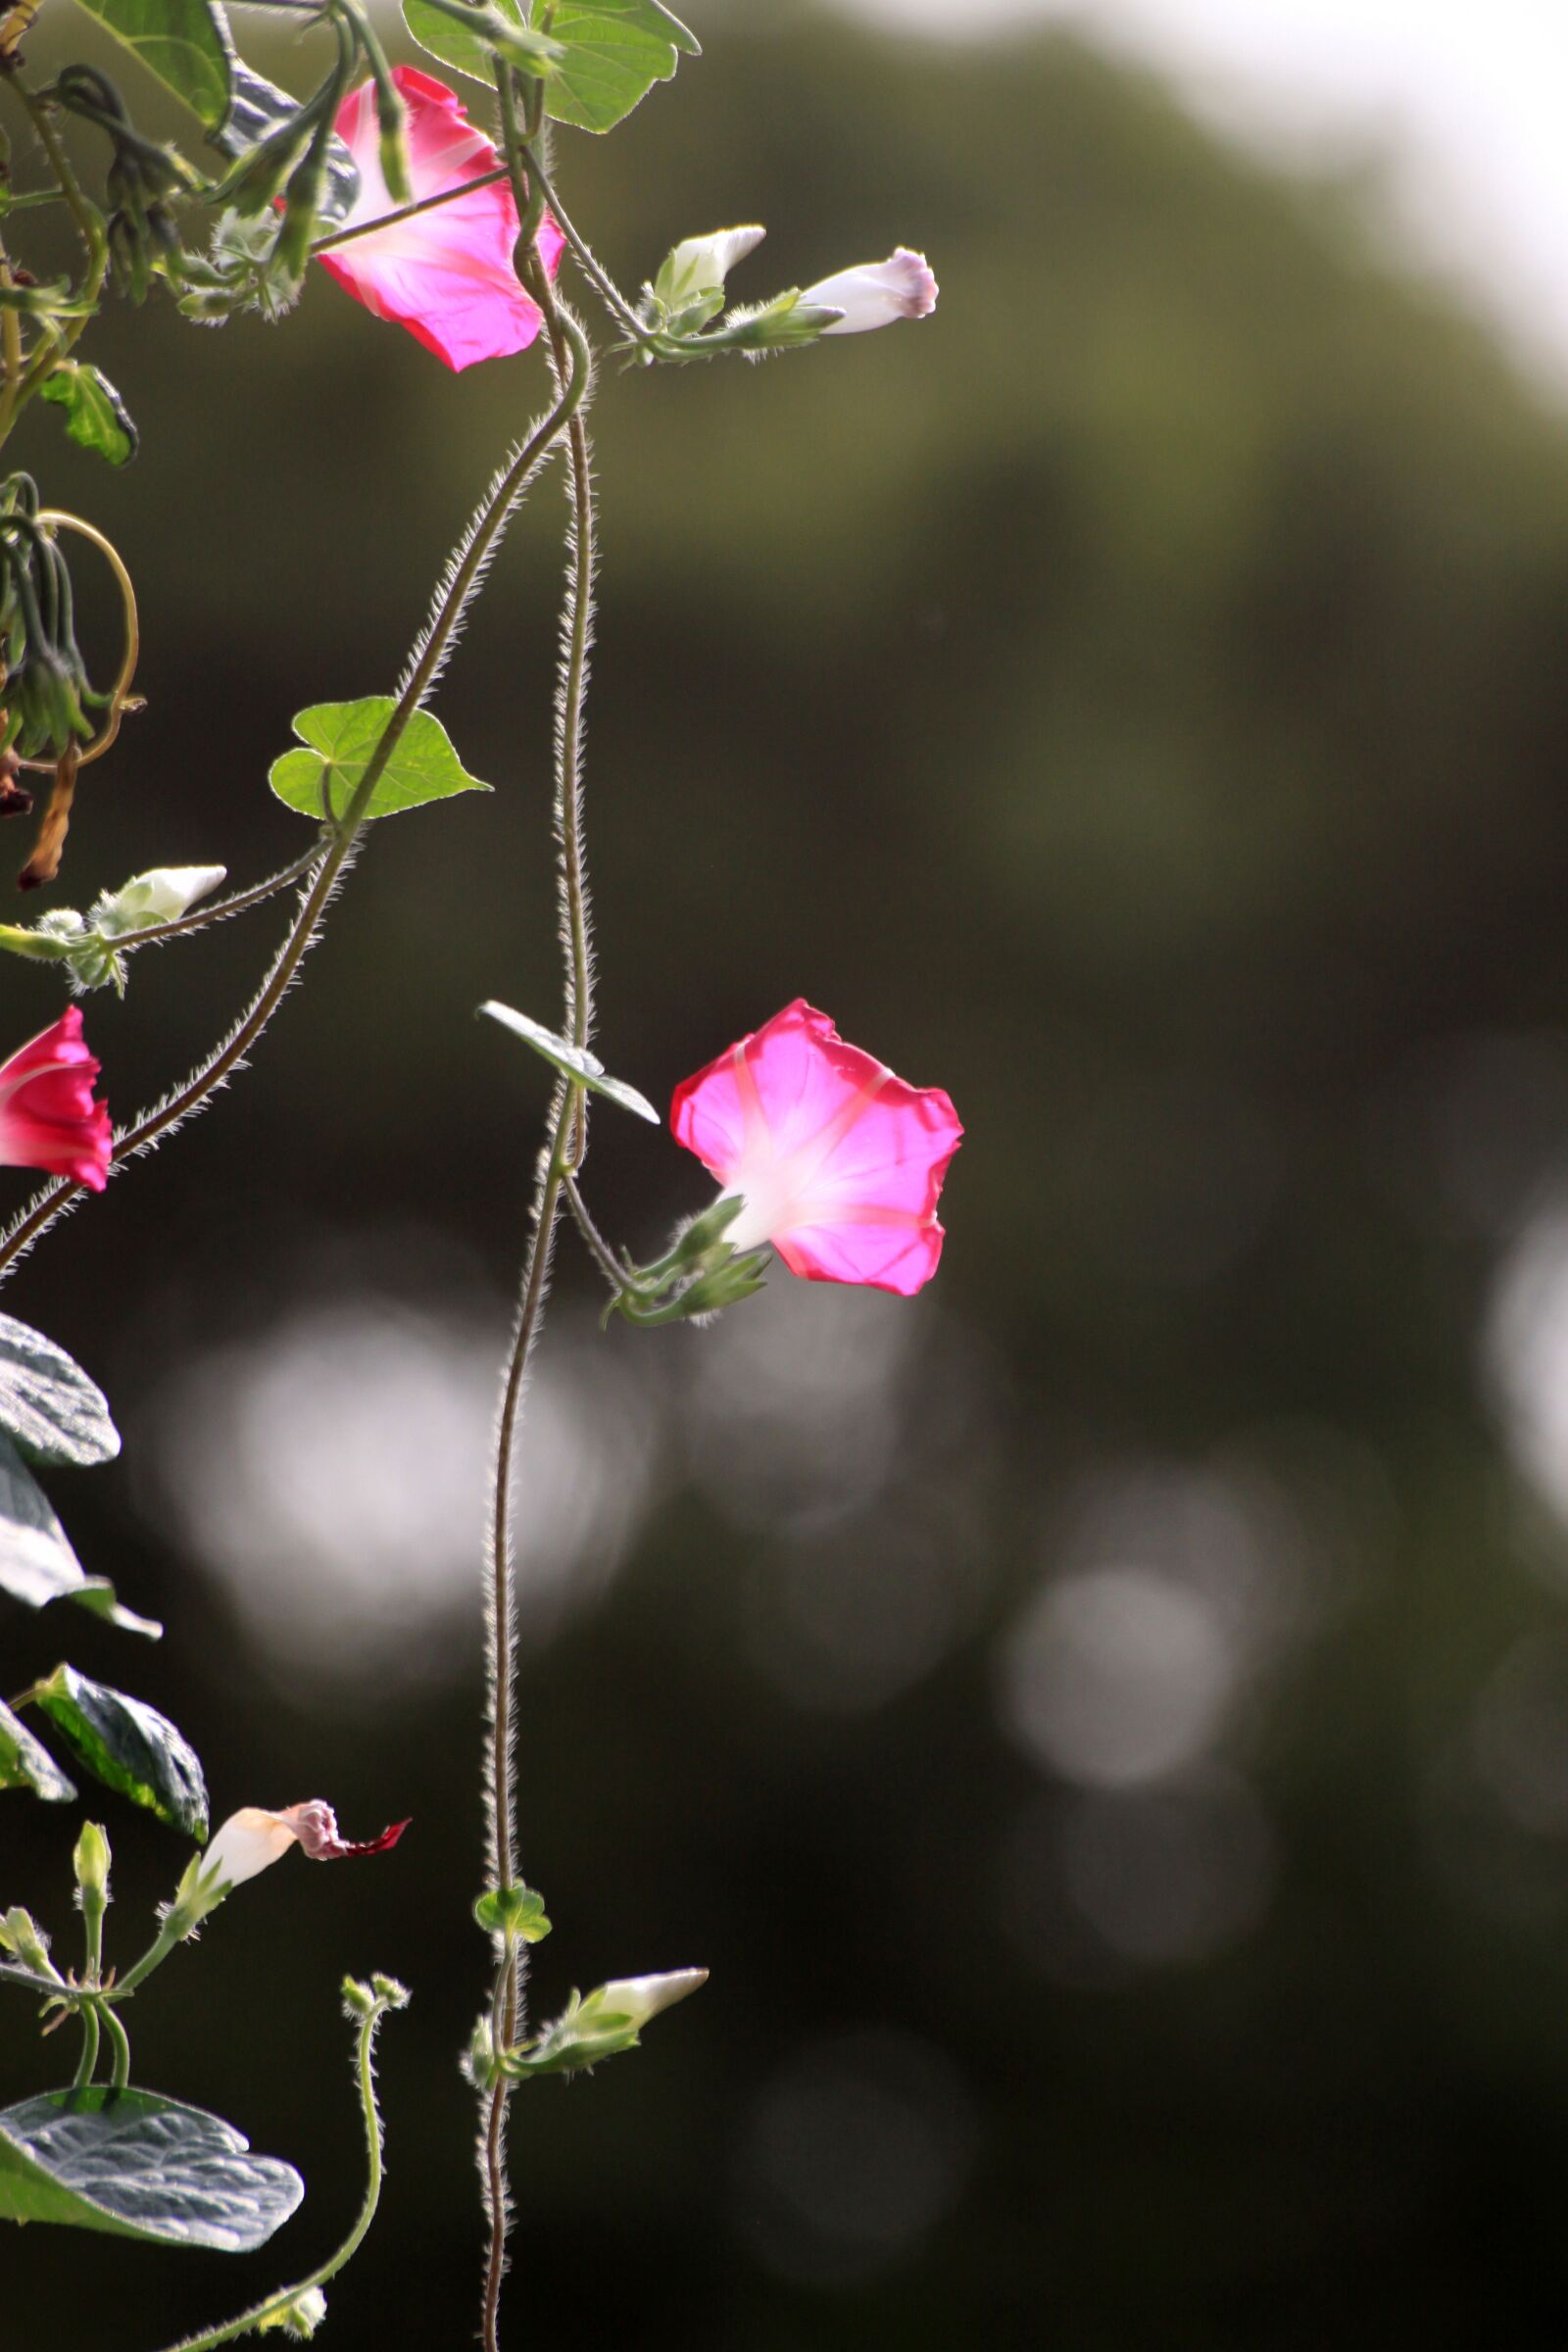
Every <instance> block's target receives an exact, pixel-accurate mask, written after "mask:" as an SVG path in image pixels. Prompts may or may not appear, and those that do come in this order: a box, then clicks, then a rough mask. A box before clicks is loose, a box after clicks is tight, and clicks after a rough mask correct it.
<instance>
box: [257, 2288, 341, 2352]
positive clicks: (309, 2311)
mask: <svg viewBox="0 0 1568 2352" xmlns="http://www.w3.org/2000/svg"><path fill="white" fill-rule="evenodd" d="M325 2317H326V2297H325V2296H324V2295H323V2294H322V2292H321V2290H320V2288H319V2286H302V2287H301V2289H300V2291H299V2293H298V2294H297V2295H291V2296H290V2297H289V2300H288V2301H287V2302H286V2303H285V2304H284V2305H283V2307H282V2309H281V2310H279V2311H273V2312H269V2314H268V2316H267V2318H266V2319H265V2320H258V2321H257V2323H256V2332H257V2334H258V2335H270V2333H271V2331H272V2329H273V2328H274V2327H278V2328H281V2329H282V2331H283V2333H284V2334H285V2335H288V2336H292V2337H293V2338H294V2339H295V2341H296V2342H304V2343H308V2342H309V2341H310V2338H311V2337H312V2336H313V2335H314V2334H315V2333H316V2330H317V2329H318V2327H319V2326H320V2325H321V2322H322V2321H323V2320H324V2319H325Z"/></svg>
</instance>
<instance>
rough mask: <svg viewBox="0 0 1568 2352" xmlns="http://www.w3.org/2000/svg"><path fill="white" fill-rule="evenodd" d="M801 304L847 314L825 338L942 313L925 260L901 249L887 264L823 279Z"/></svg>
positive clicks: (827, 329)
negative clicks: (934, 312) (937, 312)
mask: <svg viewBox="0 0 1568 2352" xmlns="http://www.w3.org/2000/svg"><path fill="white" fill-rule="evenodd" d="M801 300H802V302H803V303H806V304H810V305H814V306H815V307H816V308H818V309H822V310H831V311H841V312H842V313H843V317H842V318H840V319H835V320H834V321H833V324H832V325H831V326H826V327H824V328H823V329H822V332H823V333H824V334H826V335H860V334H864V333H865V332H866V331H867V329H868V328H870V327H873V326H891V325H892V324H893V322H894V320H895V319H928V318H929V317H930V315H931V313H932V312H933V311H934V310H935V309H936V307H937V281H936V279H935V278H934V277H933V276H932V274H931V270H930V268H929V266H928V264H927V262H926V258H925V255H924V254H923V253H910V252H909V250H908V248H907V246H904V245H901V246H900V247H899V250H898V252H897V253H894V254H890V255H889V256H888V259H887V260H886V261H885V262H861V263H860V264H859V265H858V268H856V269H854V270H839V272H838V274H837V275H836V276H834V277H824V278H820V279H818V281H817V283H816V284H815V285H814V286H808V287H807V289H806V291H805V293H804V294H803V295H802V296H801Z"/></svg>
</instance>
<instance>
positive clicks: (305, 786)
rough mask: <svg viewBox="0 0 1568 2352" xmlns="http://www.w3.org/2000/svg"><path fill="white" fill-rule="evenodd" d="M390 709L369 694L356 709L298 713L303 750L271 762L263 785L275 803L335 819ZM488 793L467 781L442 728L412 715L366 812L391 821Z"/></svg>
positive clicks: (318, 706) (329, 706)
mask: <svg viewBox="0 0 1568 2352" xmlns="http://www.w3.org/2000/svg"><path fill="white" fill-rule="evenodd" d="M394 708H395V706H394V704H393V701H392V698H391V696H390V695H387V694H368V695H366V696H365V697H364V699H363V700H362V701H360V702H357V703H315V704H313V705H312V707H311V709H310V710H309V711H301V712H300V713H299V715H298V717H297V718H296V719H295V721H294V732H295V734H296V735H298V736H299V737H300V739H301V741H302V742H303V743H304V744H306V745H307V746H308V747H309V748H308V749H306V750H304V751H297V752H285V753H284V754H283V756H282V758H281V759H279V760H273V762H272V772H271V774H270V776H269V778H268V782H269V783H270V785H271V787H272V790H273V791H274V792H275V793H276V795H277V797H278V799H279V800H280V801H281V802H283V804H284V806H285V807H286V808H289V809H298V810H299V812H300V814H301V815H302V816H314V817H318V818H319V817H321V816H330V817H333V818H336V817H340V816H341V815H342V814H343V812H344V810H345V809H347V807H348V805H349V802H350V801H351V800H352V799H353V797H354V788H355V786H356V785H357V784H358V783H359V781H360V779H361V777H362V776H363V775H364V773H365V771H366V769H367V767H368V765H369V762H370V759H371V756H372V754H373V753H374V751H375V748H376V746H377V744H378V743H379V742H380V740H381V738H382V736H383V735H384V734H385V732H386V727H387V721H388V720H389V719H390V718H391V716H392V712H393V710H394ZM489 790H490V787H489V785H488V784H481V783H480V781H479V779H478V777H477V776H470V775H469V773H468V771H467V769H466V767H465V766H464V764H463V762H462V760H460V759H459V758H458V755H457V753H456V752H455V751H454V750H453V748H452V739H451V737H450V736H449V735H448V733H447V731H446V729H445V727H444V726H443V725H442V724H441V721H440V720H439V719H438V718H433V717H432V716H431V714H430V712H429V711H415V713H414V715H413V717H412V718H411V719H410V720H409V723H408V725H407V726H406V727H405V729H404V731H403V734H402V735H401V737H400V738H399V741H398V746H397V749H396V751H394V753H393V754H392V757H391V759H390V760H388V761H387V763H386V766H385V768H384V769H383V770H382V772H381V775H380V776H379V778H378V779H377V781H376V786H375V789H374V791H373V792H372V793H371V795H370V805H369V807H368V809H367V810H366V811H365V813H366V815H367V816H368V817H370V816H392V815H395V814H396V813H397V811H398V810H399V809H418V808H422V807H423V805H424V803H425V802H426V801H444V800H447V799H448V798H450V796H451V795H452V794H453V793H455V792H488V791H489Z"/></svg>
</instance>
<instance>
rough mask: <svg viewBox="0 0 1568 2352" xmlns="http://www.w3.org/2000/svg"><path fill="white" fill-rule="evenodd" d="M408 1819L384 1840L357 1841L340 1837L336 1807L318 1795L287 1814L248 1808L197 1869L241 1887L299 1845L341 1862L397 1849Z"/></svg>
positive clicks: (233, 1818) (320, 1858) (234, 1817)
mask: <svg viewBox="0 0 1568 2352" xmlns="http://www.w3.org/2000/svg"><path fill="white" fill-rule="evenodd" d="M408 1826H409V1825H408V1823H407V1822H406V1821H397V1822H394V1823H393V1824H392V1826H391V1828H390V1829H386V1830H383V1831H382V1832H381V1835H380V1837H379V1838H365V1839H363V1840H361V1841H360V1842H359V1843H356V1842H355V1841H354V1840H353V1839H351V1838H343V1837H340V1836H339V1834H338V1826H337V1818H336V1816H335V1814H334V1813H333V1811H332V1808H331V1806H330V1805H327V1804H323V1803H322V1802H321V1799H320V1798H319V1797H312V1798H311V1799H310V1800H309V1801H308V1802H307V1803H305V1804H302V1805H286V1806H285V1807H284V1808H283V1810H282V1812H281V1813H269V1812H267V1811H265V1810H264V1808H263V1807H262V1806H260V1805H246V1806H245V1807H244V1808H243V1810H242V1811H240V1812H238V1813H231V1814H230V1815H229V1817H228V1819H227V1820H226V1821H225V1822H224V1823H223V1824H222V1826H221V1828H220V1829H218V1830H215V1831H214V1833H213V1838H212V1843H211V1844H210V1845H209V1846H208V1848H207V1851H206V1852H205V1853H204V1854H203V1855H201V1856H200V1858H199V1861H198V1863H197V1870H198V1873H199V1876H200V1878H201V1880H202V1882H203V1885H204V1886H205V1887H222V1888H224V1889H226V1888H228V1887H238V1886H241V1885H242V1884H243V1883H244V1881H245V1880H246V1879H254V1878H255V1876H256V1874H257V1872H258V1871H263V1870H266V1869H267V1868H268V1867H269V1865H270V1864H271V1863H273V1862H276V1861H277V1860H278V1859H279V1858H280V1856H282V1855H283V1854H286V1853H287V1851H288V1849H289V1847H290V1846H291V1845H295V1844H298V1845H299V1846H301V1847H302V1848H303V1849H304V1851H305V1852H306V1853H307V1854H309V1856H310V1858H311V1860H312V1861H313V1862H341V1861H344V1860H345V1859H347V1857H348V1856H350V1855H351V1854H384V1853H385V1852H386V1851H387V1849H388V1848H389V1847H390V1846H394V1845H396V1843H397V1841H398V1839H399V1838H401V1837H402V1835H403V1833H404V1831H405V1830H406V1829H407V1828H408Z"/></svg>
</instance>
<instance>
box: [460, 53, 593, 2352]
mask: <svg viewBox="0 0 1568 2352" xmlns="http://www.w3.org/2000/svg"><path fill="white" fill-rule="evenodd" d="M496 84H497V93H498V96H499V99H500V106H501V123H502V132H503V138H504V142H505V147H506V154H507V162H508V167H509V170H510V172H511V174H512V184H513V193H514V196H515V202H516V207H517V219H518V222H519V234H518V239H517V250H518V258H519V262H520V265H521V268H520V275H521V277H522V280H523V283H524V285H525V287H526V288H527V290H528V292H529V293H530V294H531V295H532V296H533V298H534V300H535V301H536V302H537V303H538V304H539V307H540V310H541V311H542V313H543V315H544V323H545V332H546V335H547V337H548V339H549V343H550V352H551V363H552V366H553V368H554V369H555V375H556V381H557V383H558V384H561V385H563V386H567V387H569V386H570V385H572V384H575V385H577V386H578V387H579V388H580V397H579V400H578V401H577V403H576V405H575V406H574V408H573V411H572V414H571V417H570V419H569V422H568V425H567V443H568V497H569V501H570V510H571V536H570V542H569V547H568V558H567V563H568V575H567V586H566V598H565V608H564V637H563V647H562V676H561V696H560V702H559V705H558V722H557V732H556V793H555V826H556V836H557V843H558V849H559V866H558V898H559V905H560V912H561V937H562V949H563V954H564V962H565V987H564V995H565V1006H564V1026H565V1029H566V1033H567V1035H568V1036H569V1037H570V1038H571V1041H572V1043H573V1044H574V1045H576V1046H579V1047H581V1046H586V1045H587V1043H588V1040H589V1037H590V1035H591V1033H592V1028H593V965H592V956H591V952H590V946H589V909H588V883H587V864H586V857H585V852H584V844H583V826H582V745H583V709H584V700H585V696H586V692H587V684H588V648H589V643H590V640H591V637H592V632H593V572H594V556H595V547H594V529H595V516H594V496H593V468H592V462H591V457H590V452H589V447H588V432H587V426H586V423H585V421H584V417H585V411H586V407H587V400H588V388H589V383H590V380H591V375H592V365H593V363H592V354H591V352H590V350H589V347H588V342H587V338H586V337H585V336H584V334H583V332H582V329H581V327H580V326H579V325H578V323H577V321H576V319H574V318H573V317H572V315H571V313H570V312H569V311H568V310H567V309H566V307H565V305H564V303H563V302H562V301H561V300H560V298H559V296H558V295H557V293H556V290H555V287H554V285H553V283H552V281H551V277H550V273H549V271H548V270H546V269H545V268H544V266H543V264H542V262H541V261H540V259H539V254H538V248H537V243H536V238H537V234H538V228H539V222H540V219H541V217H542V213H543V198H544V187H543V174H542V173H540V172H537V171H536V172H535V183H536V184H533V185H530V181H529V177H528V174H527V172H526V169H525V165H524V154H525V137H524V133H523V132H522V130H521V127H520V126H519V123H518V121H517V110H516V98H515V87H514V82H513V76H512V73H510V71H509V70H507V69H506V68H505V67H503V68H501V69H500V70H499V71H498V73H497V75H496ZM526 104H527V109H528V120H527V129H526V141H527V142H528V143H529V145H530V146H532V145H536V144H537V142H538V141H539V140H540V138H541V137H542V135H543V123H542V116H543V108H542V105H541V103H540V100H539V98H538V97H537V96H536V95H533V94H530V96H529V98H528V100H527V102H526ZM563 397H564V394H563ZM587 1148H588V1125H587V1103H586V1101H585V1099H584V1096H583V1091H582V1089H581V1088H578V1087H573V1086H569V1085H567V1084H566V1083H565V1082H563V1083H562V1085H561V1086H560V1087H558V1089H557V1092H556V1099H555V1103H554V1104H553V1107H552V1110H551V1115H550V1127H549V1141H548V1143H547V1146H546V1149H545V1152H544V1153H543V1154H542V1156H541V1160H540V1167H539V1177H538V1183H537V1187H536V1192H535V1199H534V1207H533V1227H532V1232H531V1234H530V1237H529V1243H528V1250H527V1254H526V1257H525V1259H524V1263H523V1270H522V1282H521V1289H520V1294H519V1298H518V1302H517V1314H516V1320H515V1326H514V1330H513V1340H512V1349H511V1353H510V1355H509V1357H508V1360H507V1367H506V1372H505V1375H504V1379H503V1384H502V1394H501V1404H500V1410H499V1413H498V1417H497V1424H496V1452H495V1478H494V1487H493V1498H492V1506H491V1523H490V1546H489V1588H490V1589H489V1610H488V1623H489V1635H490V1642H489V1660H488V1668H489V1690H490V1742H489V1770H488V1776H487V1777H488V1788H489V1811H490V1835H491V1866H492V1871H493V1877H494V1883H495V1884H496V1885H497V1886H499V1887H511V1886H513V1885H514V1884H515V1879H516V1873H517V1841H516V1790H515V1753H514V1748H515V1740H514V1733H513V1718H514V1707H515V1678H516V1655H515V1651H516V1633H515V1610H514V1593H513V1571H514V1560H513V1535H512V1481H513V1471H514V1465H515V1444H516V1433H517V1427H518V1424H519V1421H520V1418H521V1413H522V1406H523V1401H524V1398H525V1397H526V1393H527V1382H528V1366H529V1361H530V1358H531V1356H532V1353H533V1349H534V1346H535V1344H536V1342H537V1340H538V1337H539V1331H540V1327H541V1324H542V1321H543V1315H544V1303H545V1298H546V1294H547V1292H548V1290H549V1286H550V1263H551V1258H552V1255H553V1252H554V1247H555V1235H556V1223H557V1218H558V1214H559V1211H560V1207H561V1201H562V1189H563V1186H564V1184H565V1183H566V1182H567V1181H568V1179H569V1178H570V1177H571V1176H573V1175H574V1174H575V1172H576V1170H577V1169H578V1168H579V1167H580V1166H581V1165H582V1160H583V1155H584V1153H585V1152H586V1151H587ZM525 1949H526V1947H525V1946H521V1945H519V1943H518V1941H517V1939H516V1938H515V1937H513V1936H507V1937H506V1938H505V1939H504V1941H503V1944H502V1948H501V1949H500V1951H499V1952H498V1955H497V1973H496V1983H495V1988H494V1993H493V1996H492V2003H491V2009H492V2018H493V2023H494V2028H495V2033H496V2037H497V2038H496V2047H497V2048H498V2049H510V2048H512V2047H513V2046H515V2042H516V2040H517V2038H518V2035H519V2034H520V2033H521V2031H522V2027H523V2018H522V1959H521V1953H522V1951H524V1950H525ZM511 2087H512V2086H511V2084H510V2083H509V2082H506V2081H505V2080H504V2079H503V2080H499V2081H497V2082H495V2083H494V2084H493V2085H492V2086H491V2088H490V2090H489V2092H488V2094H487V2098H486V2110H485V2115H484V2120H483V2125H482V2131H481V2147H482V2156H483V2168H484V2190H485V2210H486V2214H487V2217H488V2221H489V2230H490V2242H489V2250H488V2254H487V2257H486V2263H485V2280H484V2301H483V2343H484V2347H485V2352H498V2347H497V2333H496V2330H497V2322H498V2315H499V2312H500V2305H501V2282H502V2279H503V2278H504V2276H505V2274H506V2267H507V2257H506V2245H507V2237H508V2233H509V2225H510V2210H509V2208H510V2200H509V2197H508V2191H507V2174H506V2119H507V2100H508V2097H509V2095H510V2092H511Z"/></svg>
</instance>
